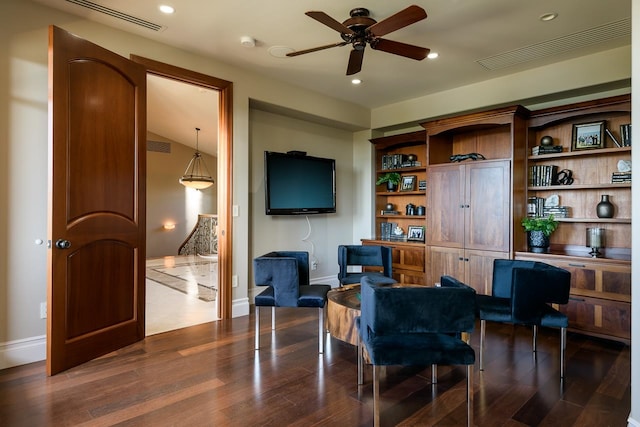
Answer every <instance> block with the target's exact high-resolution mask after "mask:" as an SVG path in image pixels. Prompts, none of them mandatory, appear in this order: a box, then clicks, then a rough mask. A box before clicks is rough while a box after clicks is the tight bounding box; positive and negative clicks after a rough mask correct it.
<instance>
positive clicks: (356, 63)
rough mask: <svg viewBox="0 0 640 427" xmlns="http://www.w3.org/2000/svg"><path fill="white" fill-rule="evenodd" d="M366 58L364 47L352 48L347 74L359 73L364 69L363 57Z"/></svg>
mask: <svg viewBox="0 0 640 427" xmlns="http://www.w3.org/2000/svg"><path fill="white" fill-rule="evenodd" d="M363 58H364V49H362V50H357V49H352V50H351V54H350V55H349V65H347V76H351V75H353V74H356V73H359V72H360V70H361V69H362V59H363Z"/></svg>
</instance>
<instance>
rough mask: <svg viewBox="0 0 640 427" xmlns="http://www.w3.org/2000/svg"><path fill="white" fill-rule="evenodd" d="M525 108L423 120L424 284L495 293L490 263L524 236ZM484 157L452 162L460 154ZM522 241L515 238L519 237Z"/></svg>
mask: <svg viewBox="0 0 640 427" xmlns="http://www.w3.org/2000/svg"><path fill="white" fill-rule="evenodd" d="M527 114H528V111H527V110H526V109H524V108H522V107H520V106H514V107H507V108H502V109H498V110H491V111H486V112H482V113H474V114H469V115H464V116H458V117H452V118H448V119H440V120H436V121H433V122H427V123H423V124H422V126H424V127H425V129H426V131H427V158H428V165H427V183H428V185H427V200H428V202H427V205H428V206H429V211H428V214H427V233H426V236H427V241H426V242H427V250H426V251H427V280H428V283H435V282H438V281H439V280H440V277H441V276H442V275H444V274H447V275H451V276H453V277H455V278H457V279H458V280H461V281H463V282H465V283H467V284H468V285H469V286H471V287H473V288H475V289H476V291H477V292H479V293H490V286H491V279H492V272H493V260H494V259H497V258H501V259H504V258H507V259H508V258H512V257H513V251H514V248H515V247H517V245H519V244H522V243H521V242H517V241H514V239H516V238H518V239H523V237H522V236H520V235H518V234H515V233H514V227H515V226H516V224H518V225H519V218H521V217H522V216H523V215H525V212H526V211H525V204H524V202H523V195H524V191H525V172H524V167H525V158H526V150H525V148H526V146H525V145H526V144H525V141H526V118H527ZM468 153H479V154H481V155H482V156H483V157H484V159H479V160H465V161H463V162H460V163H452V162H451V159H450V157H451V156H452V155H455V154H468ZM516 236H517V237H516Z"/></svg>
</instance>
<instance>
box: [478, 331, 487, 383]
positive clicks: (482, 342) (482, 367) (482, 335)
mask: <svg viewBox="0 0 640 427" xmlns="http://www.w3.org/2000/svg"><path fill="white" fill-rule="evenodd" d="M486 328H487V321H486V320H480V370H481V371H484V333H485V329H486Z"/></svg>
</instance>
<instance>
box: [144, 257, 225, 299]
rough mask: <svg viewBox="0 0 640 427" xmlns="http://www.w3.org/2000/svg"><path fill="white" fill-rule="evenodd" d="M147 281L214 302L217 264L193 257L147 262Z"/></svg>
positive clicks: (168, 258) (214, 261)
mask: <svg viewBox="0 0 640 427" xmlns="http://www.w3.org/2000/svg"><path fill="white" fill-rule="evenodd" d="M146 275H147V279H149V280H153V281H154V282H157V283H160V284H161V285H164V286H167V287H169V288H171V289H175V290H177V291H179V292H182V293H184V294H186V295H189V296H193V297H196V298H198V299H201V300H202V301H215V299H216V295H217V293H218V291H217V284H218V262H217V260H208V259H203V258H200V257H195V256H185V257H166V258H162V259H157V260H148V261H147V272H146Z"/></svg>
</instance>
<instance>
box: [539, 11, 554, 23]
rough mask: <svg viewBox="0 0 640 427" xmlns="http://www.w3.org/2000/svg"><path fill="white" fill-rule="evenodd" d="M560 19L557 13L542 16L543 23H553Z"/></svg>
mask: <svg viewBox="0 0 640 427" xmlns="http://www.w3.org/2000/svg"><path fill="white" fill-rule="evenodd" d="M557 17H558V14H557V13H555V12H552V13H544V14H542V15H540V18H539V19H540V20H541V21H542V22H547V21H553V20H554V19H556V18H557Z"/></svg>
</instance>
